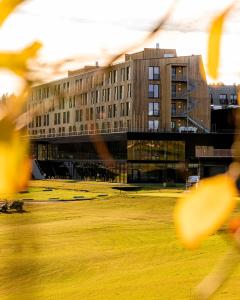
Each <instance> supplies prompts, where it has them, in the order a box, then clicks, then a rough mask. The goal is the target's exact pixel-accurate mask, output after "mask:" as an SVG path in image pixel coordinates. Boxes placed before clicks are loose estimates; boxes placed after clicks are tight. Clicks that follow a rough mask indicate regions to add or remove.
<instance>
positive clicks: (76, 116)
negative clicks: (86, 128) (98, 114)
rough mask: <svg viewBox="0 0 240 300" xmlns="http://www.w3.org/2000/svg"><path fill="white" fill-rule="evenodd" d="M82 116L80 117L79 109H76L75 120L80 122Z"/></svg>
mask: <svg viewBox="0 0 240 300" xmlns="http://www.w3.org/2000/svg"><path fill="white" fill-rule="evenodd" d="M79 121H80V118H79V110H76V111H75V122H79Z"/></svg>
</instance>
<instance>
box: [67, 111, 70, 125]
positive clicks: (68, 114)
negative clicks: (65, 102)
mask: <svg viewBox="0 0 240 300" xmlns="http://www.w3.org/2000/svg"><path fill="white" fill-rule="evenodd" d="M69 122H70V112H69V111H68V112H67V123H69Z"/></svg>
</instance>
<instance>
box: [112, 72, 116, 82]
mask: <svg viewBox="0 0 240 300" xmlns="http://www.w3.org/2000/svg"><path fill="white" fill-rule="evenodd" d="M115 82H117V70H113V71H112V83H115Z"/></svg>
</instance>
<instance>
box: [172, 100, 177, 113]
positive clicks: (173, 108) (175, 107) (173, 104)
mask: <svg viewBox="0 0 240 300" xmlns="http://www.w3.org/2000/svg"><path fill="white" fill-rule="evenodd" d="M176 114H177V106H176V103H175V102H174V103H172V116H176Z"/></svg>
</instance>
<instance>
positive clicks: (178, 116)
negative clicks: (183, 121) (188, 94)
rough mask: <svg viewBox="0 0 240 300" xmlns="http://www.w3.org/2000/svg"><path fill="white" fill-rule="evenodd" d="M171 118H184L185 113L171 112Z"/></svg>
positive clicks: (184, 111)
mask: <svg viewBox="0 0 240 300" xmlns="http://www.w3.org/2000/svg"><path fill="white" fill-rule="evenodd" d="M172 117H176V118H186V117H187V112H186V110H172Z"/></svg>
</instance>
